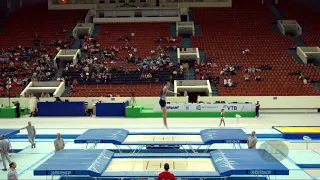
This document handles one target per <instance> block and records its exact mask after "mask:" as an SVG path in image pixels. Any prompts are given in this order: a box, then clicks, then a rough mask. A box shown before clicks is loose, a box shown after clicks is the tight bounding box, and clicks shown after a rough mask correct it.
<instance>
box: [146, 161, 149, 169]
mask: <svg viewBox="0 0 320 180" xmlns="http://www.w3.org/2000/svg"><path fill="white" fill-rule="evenodd" d="M148 166H149V161H148V162H147V166H146V170H148Z"/></svg>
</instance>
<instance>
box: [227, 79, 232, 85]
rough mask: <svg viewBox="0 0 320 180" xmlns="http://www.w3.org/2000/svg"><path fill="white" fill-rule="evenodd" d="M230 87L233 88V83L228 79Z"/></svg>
mask: <svg viewBox="0 0 320 180" xmlns="http://www.w3.org/2000/svg"><path fill="white" fill-rule="evenodd" d="M228 86H229V87H232V86H233V82H232V81H231V79H228Z"/></svg>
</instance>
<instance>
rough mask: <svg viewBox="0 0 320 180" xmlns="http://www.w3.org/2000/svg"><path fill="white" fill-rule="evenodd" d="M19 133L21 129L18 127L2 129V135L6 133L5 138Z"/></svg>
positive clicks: (0, 133)
mask: <svg viewBox="0 0 320 180" xmlns="http://www.w3.org/2000/svg"><path fill="white" fill-rule="evenodd" d="M18 133H20V130H18V129H0V135H4V137H5V138H9V137H10V136H13V135H16V134H18Z"/></svg>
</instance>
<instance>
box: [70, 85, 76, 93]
mask: <svg viewBox="0 0 320 180" xmlns="http://www.w3.org/2000/svg"><path fill="white" fill-rule="evenodd" d="M70 91H71V92H75V91H76V89H75V88H74V87H73V84H71V86H70Z"/></svg>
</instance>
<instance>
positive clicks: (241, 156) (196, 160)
mask: <svg viewBox="0 0 320 180" xmlns="http://www.w3.org/2000/svg"><path fill="white" fill-rule="evenodd" d="M261 154H264V156H263V158H262V156H261ZM179 160H181V161H179ZM123 162H126V163H123ZM163 162H167V163H169V164H170V163H171V165H170V167H171V171H172V172H173V173H174V174H175V176H176V177H178V178H179V177H180V178H221V179H225V178H226V177H229V176H231V175H242V176H243V175H248V176H249V175H251V176H252V175H255V176H264V177H265V176H269V175H288V174H289V170H288V169H287V168H286V167H285V166H284V165H282V164H281V163H280V162H279V161H278V160H277V159H275V158H274V157H273V156H272V155H270V154H269V153H268V152H267V151H265V150H251V149H237V150H235V149H228V150H215V151H211V152H210V153H204V154H186V153H170V154H150V153H148V154H135V155H132V154H124V153H123V154H115V153H113V152H111V151H108V150H100V149H90V150H89V149H88V150H71V149H70V150H61V151H59V152H57V153H56V154H54V155H53V156H52V157H51V158H49V159H48V160H47V161H45V162H44V163H43V164H41V165H40V166H39V167H37V168H36V169H35V170H34V175H35V176H62V177H70V178H71V177H88V178H89V177H100V178H156V177H157V176H158V173H160V172H161V171H162V170H163V166H161V164H162V165H163ZM186 163H188V164H187V165H186ZM159 164H160V166H159ZM201 165H202V166H201ZM199 166H201V167H199ZM193 167H198V169H197V168H193Z"/></svg>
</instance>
